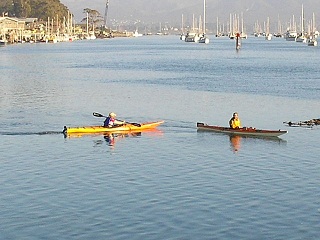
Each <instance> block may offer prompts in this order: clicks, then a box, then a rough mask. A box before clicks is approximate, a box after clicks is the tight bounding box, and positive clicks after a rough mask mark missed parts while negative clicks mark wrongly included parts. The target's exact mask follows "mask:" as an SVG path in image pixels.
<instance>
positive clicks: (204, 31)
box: [203, 0, 206, 34]
mask: <svg viewBox="0 0 320 240" xmlns="http://www.w3.org/2000/svg"><path fill="white" fill-rule="evenodd" d="M203 33H204V34H205V33H206V0H203Z"/></svg>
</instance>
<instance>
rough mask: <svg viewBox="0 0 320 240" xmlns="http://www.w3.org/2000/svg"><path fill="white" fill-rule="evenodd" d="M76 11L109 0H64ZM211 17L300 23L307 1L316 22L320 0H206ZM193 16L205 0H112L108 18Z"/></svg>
mask: <svg viewBox="0 0 320 240" xmlns="http://www.w3.org/2000/svg"><path fill="white" fill-rule="evenodd" d="M60 1H61V2H62V3H63V4H64V5H66V6H67V7H68V8H69V9H70V11H71V12H72V13H73V14H74V15H75V18H76V20H77V21H79V20H81V19H82V18H84V17H85V14H84V13H83V9H85V8H91V9H94V10H97V11H99V12H100V14H101V15H102V16H104V13H105V4H106V1H107V0H60ZM206 2H207V14H206V16H207V21H206V22H211V23H213V22H215V21H216V19H217V17H219V19H222V20H221V21H228V19H229V15H230V14H241V13H243V16H244V19H245V22H247V23H250V24H253V23H254V22H255V21H257V20H259V21H266V19H267V18H268V17H270V22H277V21H278V18H281V20H282V21H283V22H285V21H287V22H289V21H290V18H292V17H293V15H294V16H295V20H296V22H297V23H298V22H299V18H300V15H301V5H302V3H303V4H304V9H305V17H306V20H309V19H311V17H312V13H313V12H315V14H316V22H319V21H320V0H206ZM182 14H184V18H185V19H186V20H187V19H191V18H192V14H195V16H196V17H198V16H199V15H203V0H110V1H109V11H108V19H111V18H116V19H118V20H125V19H127V20H133V19H140V20H142V21H145V22H171V23H180V22H181V15H182Z"/></svg>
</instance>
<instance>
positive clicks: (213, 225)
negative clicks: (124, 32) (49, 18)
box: [0, 36, 320, 240]
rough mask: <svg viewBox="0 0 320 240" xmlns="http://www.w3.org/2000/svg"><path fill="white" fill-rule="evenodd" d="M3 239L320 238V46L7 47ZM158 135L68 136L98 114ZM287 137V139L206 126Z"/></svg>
mask: <svg viewBox="0 0 320 240" xmlns="http://www.w3.org/2000/svg"><path fill="white" fill-rule="evenodd" d="M0 54H1V63H0V76H1V77H0V79H1V85H0V92H1V95H0V106H1V108H0V125H1V128H0V141H1V144H0V164H1V168H0V186H1V187H0V189H1V198H0V216H1V218H0V226H1V228H0V238H1V239H139V240H140V239H318V238H319V234H320V189H319V185H320V175H319V172H320V161H319V150H320V148H319V136H320V128H319V127H314V128H288V127H286V126H285V125H283V123H282V122H283V121H300V120H308V119H312V118H319V117H320V116H319V109H320V77H319V60H320V48H319V47H308V46H306V45H304V44H298V43H290V42H286V41H285V40H283V39H274V40H272V41H271V42H267V41H265V40H264V39H262V38H261V39H260V38H249V39H248V40H245V41H243V47H242V49H241V50H240V51H239V52H236V51H235V44H234V42H233V41H231V40H228V39H216V38H211V43H210V44H208V45H201V44H192V43H185V42H181V41H180V40H178V36H168V37H155V36H154V37H141V38H135V39H111V40H96V41H78V42H73V43H59V44H34V45H29V44H24V45H12V46H10V45H9V46H5V47H0ZM94 111H96V112H100V113H103V114H107V113H108V112H110V111H114V112H116V113H117V114H118V118H120V119H125V120H127V121H134V122H144V121H151V120H158V119H163V120H165V124H163V125H162V126H160V127H159V128H158V130H157V131H152V132H143V133H141V134H136V135H125V136H123V135H117V136H115V139H114V140H115V141H114V143H113V144H110V142H108V141H107V140H108V139H107V138H106V136H103V135H89V136H82V137H81V136H77V137H68V138H64V136H63V135H62V134H61V133H60V132H61V131H62V129H63V126H64V125H67V126H82V125H94V124H101V123H102V121H103V119H101V118H95V117H93V116H92V112H94ZM234 111H238V112H239V115H240V118H241V120H242V125H243V126H253V127H256V128H265V129H286V130H288V131H289V133H288V134H286V135H283V136H282V137H281V138H279V139H261V138H231V137H229V136H228V135H223V134H215V133H206V132H197V130H196V127H195V125H196V122H199V121H201V122H206V123H210V124H217V125H227V122H228V120H229V118H230V117H231V115H232V112H234Z"/></svg>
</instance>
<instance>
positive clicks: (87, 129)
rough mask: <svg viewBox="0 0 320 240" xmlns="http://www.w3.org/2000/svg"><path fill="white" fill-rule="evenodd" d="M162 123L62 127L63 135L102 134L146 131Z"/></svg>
mask: <svg viewBox="0 0 320 240" xmlns="http://www.w3.org/2000/svg"><path fill="white" fill-rule="evenodd" d="M162 123H164V121H157V122H146V123H141V124H139V125H137V124H129V123H126V124H123V125H121V126H116V127H111V128H110V127H103V126H84V127H66V126H64V129H63V133H64V134H71V133H103V132H110V133H112V132H125V131H127V132H128V131H142V130H147V129H152V128H156V127H157V126H159V125H160V124H162Z"/></svg>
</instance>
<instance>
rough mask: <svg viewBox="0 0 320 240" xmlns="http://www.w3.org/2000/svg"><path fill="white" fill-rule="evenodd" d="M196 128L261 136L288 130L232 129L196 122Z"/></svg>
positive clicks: (275, 134) (277, 134) (279, 133)
mask: <svg viewBox="0 0 320 240" xmlns="http://www.w3.org/2000/svg"><path fill="white" fill-rule="evenodd" d="M197 128H198V130H202V131H213V132H219V133H227V134H233V135H243V136H261V137H278V136H280V135H282V134H285V133H287V132H288V131H286V130H262V129H255V128H239V129H233V128H230V127H220V126H210V125H207V124H204V123H197Z"/></svg>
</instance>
